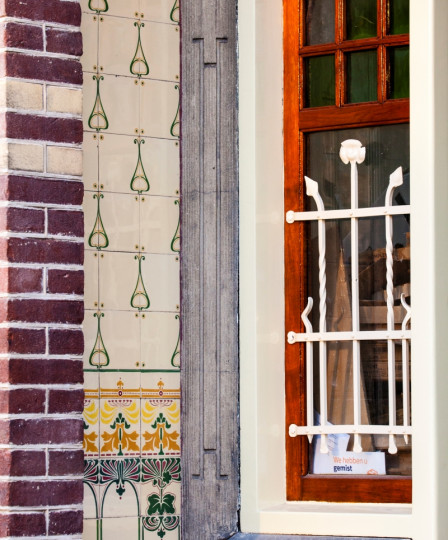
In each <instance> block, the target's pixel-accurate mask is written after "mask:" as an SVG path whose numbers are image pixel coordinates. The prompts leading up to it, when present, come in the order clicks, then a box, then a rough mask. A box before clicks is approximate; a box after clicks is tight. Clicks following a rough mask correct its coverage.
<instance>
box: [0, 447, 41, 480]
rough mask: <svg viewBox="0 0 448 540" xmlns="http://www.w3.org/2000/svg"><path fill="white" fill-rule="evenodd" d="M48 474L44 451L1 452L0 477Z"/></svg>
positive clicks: (6, 450) (4, 450) (7, 450)
mask: <svg viewBox="0 0 448 540" xmlns="http://www.w3.org/2000/svg"><path fill="white" fill-rule="evenodd" d="M45 473H46V463H45V452H44V451H42V450H9V449H3V450H0V476H43V475H45Z"/></svg>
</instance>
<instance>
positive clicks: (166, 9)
mask: <svg viewBox="0 0 448 540" xmlns="http://www.w3.org/2000/svg"><path fill="white" fill-rule="evenodd" d="M178 6H179V0H140V11H141V12H142V13H143V15H144V17H143V18H144V19H147V20H151V21H160V22H165V23H171V24H175V23H177V22H178V21H179V10H178V9H176V8H177V7H178Z"/></svg>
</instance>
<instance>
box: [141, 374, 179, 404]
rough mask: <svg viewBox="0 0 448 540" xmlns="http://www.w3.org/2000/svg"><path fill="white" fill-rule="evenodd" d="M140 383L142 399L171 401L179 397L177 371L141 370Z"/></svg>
mask: <svg viewBox="0 0 448 540" xmlns="http://www.w3.org/2000/svg"><path fill="white" fill-rule="evenodd" d="M141 385H142V399H149V400H159V399H160V400H171V401H172V400H179V399H180V373H179V372H163V373H161V372H150V373H146V372H142V374H141ZM171 401H170V402H171Z"/></svg>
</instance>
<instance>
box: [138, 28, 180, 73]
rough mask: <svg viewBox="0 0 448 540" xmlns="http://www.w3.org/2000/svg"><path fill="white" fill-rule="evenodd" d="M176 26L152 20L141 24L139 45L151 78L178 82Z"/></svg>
mask: <svg viewBox="0 0 448 540" xmlns="http://www.w3.org/2000/svg"><path fill="white" fill-rule="evenodd" d="M178 30H179V29H178V27H177V26H172V25H169V24H160V23H153V22H143V23H142V24H141V30H140V35H141V45H142V50H143V51H144V53H145V58H146V60H147V63H148V66H149V73H148V75H145V74H143V76H147V77H149V78H151V79H162V80H166V81H174V82H179V65H180V58H179V31H178Z"/></svg>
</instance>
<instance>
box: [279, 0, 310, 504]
mask: <svg viewBox="0 0 448 540" xmlns="http://www.w3.org/2000/svg"><path fill="white" fill-rule="evenodd" d="M283 14H284V41H283V43H284V45H283V46H284V70H285V77H284V138H285V144H284V157H285V179H284V182H285V197H284V203H285V209H286V210H287V209H294V210H295V209H298V210H300V209H302V208H303V198H304V197H303V187H302V186H301V182H299V178H300V152H301V149H300V140H299V124H298V122H299V90H300V88H299V86H300V85H299V62H298V59H299V0H284V2H283ZM302 71H303V70H302ZM303 252H304V234H303V224H300V223H293V224H291V225H286V226H285V290H286V291H287V294H286V295H285V329H286V331H288V329H289V328H301V321H300V306H301V302H303V295H304V290H303V289H304V286H303V283H302V282H301V279H302V280H303V276H304V268H303V257H302V255H303ZM285 341H286V335H285ZM302 348H303V347H302ZM303 363H304V354H303V351H301V348H300V347H299V348H296V347H288V345H286V350H285V381H286V382H285V400H286V401H285V409H286V414H285V432H286V441H285V445H286V467H287V471H288V474H287V482H286V497H287V499H288V500H298V499H299V498H300V491H301V486H300V481H301V478H302V476H303V474H304V472H305V471H306V469H305V468H304V466H303V463H302V462H303V460H304V457H303V456H304V455H306V453H307V447H306V446H307V445H306V443H305V442H304V441H303V437H295V438H292V437H289V434H288V430H289V425H290V424H292V423H302V422H303V420H304V409H305V406H304V405H305V399H306V387H305V384H304V382H305V379H304V376H303V367H304V366H303Z"/></svg>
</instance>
